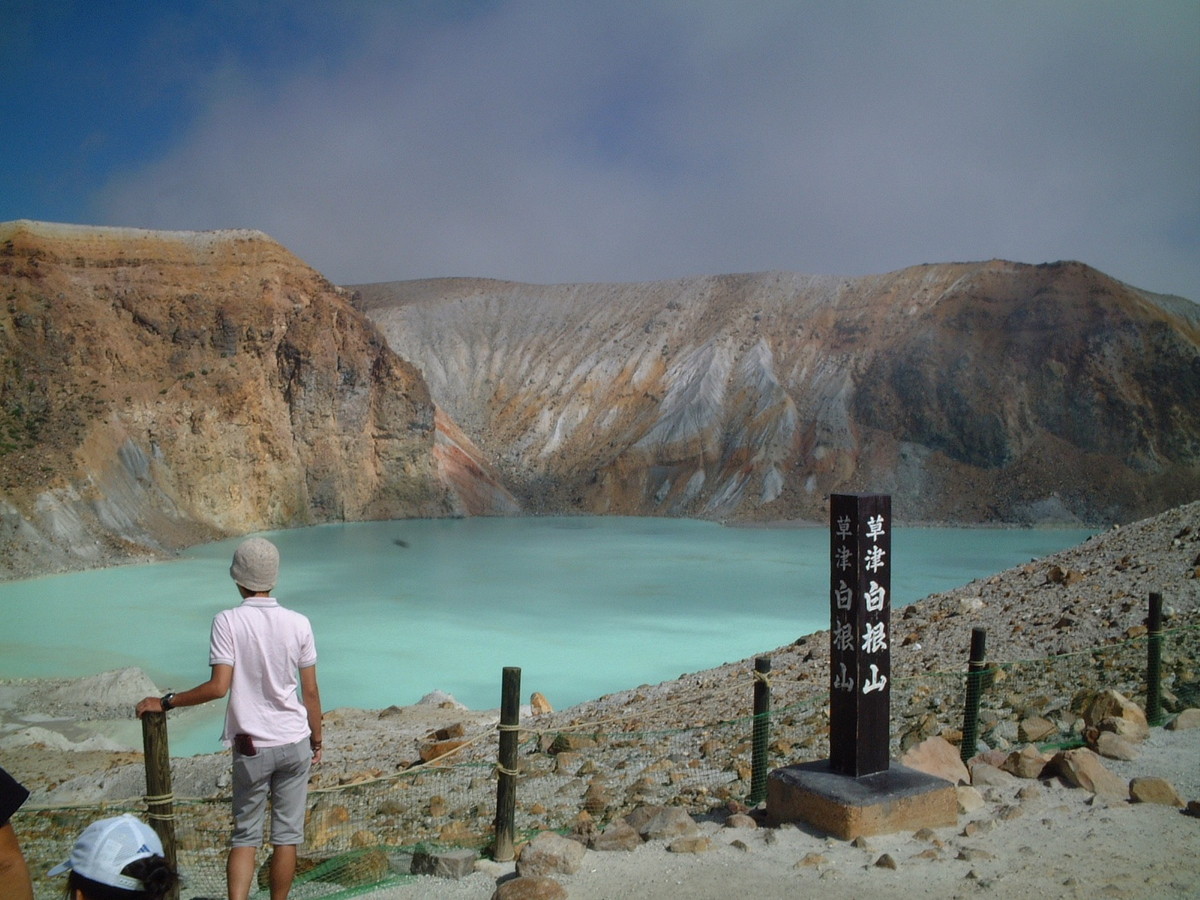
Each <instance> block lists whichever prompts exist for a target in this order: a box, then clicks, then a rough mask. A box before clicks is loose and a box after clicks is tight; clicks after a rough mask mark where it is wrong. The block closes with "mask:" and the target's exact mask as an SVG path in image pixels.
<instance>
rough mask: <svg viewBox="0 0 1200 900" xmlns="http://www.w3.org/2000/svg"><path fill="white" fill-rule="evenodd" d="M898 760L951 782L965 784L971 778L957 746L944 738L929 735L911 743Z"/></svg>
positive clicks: (912, 767) (919, 770) (911, 767)
mask: <svg viewBox="0 0 1200 900" xmlns="http://www.w3.org/2000/svg"><path fill="white" fill-rule="evenodd" d="M900 762H901V764H902V765H905V766H908V767H909V768H910V769H916V770H917V771H918V772H924V773H925V774H926V775H933V776H934V777H935V778H944V779H945V780H946V781H949V782H950V783H951V784H967V783H969V782H970V780H971V773H970V772H969V771H968V770H967V767H966V766H965V765H964V764H963V761H962V755H961V754H960V753H959V750H958V748H957V747H955V746H954V745H953V744H951V743H950V742H949V741H947V740H946V739H945V738H941V737H931V738H927V739H925V740H923V741H921V743H919V744H915V745H913V746H912V747H910V748H909V749H908V752H907V753H905V754H904V755H903V756H902V757H900Z"/></svg>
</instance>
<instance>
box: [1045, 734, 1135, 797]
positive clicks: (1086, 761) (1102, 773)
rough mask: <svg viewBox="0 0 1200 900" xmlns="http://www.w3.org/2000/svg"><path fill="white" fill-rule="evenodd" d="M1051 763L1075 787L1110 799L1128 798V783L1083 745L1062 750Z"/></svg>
mask: <svg viewBox="0 0 1200 900" xmlns="http://www.w3.org/2000/svg"><path fill="white" fill-rule="evenodd" d="M1053 765H1054V767H1055V769H1056V771H1057V772H1058V773H1059V774H1060V775H1062V777H1063V778H1065V779H1066V780H1067V782H1068V783H1069V784H1072V785H1074V786H1075V787H1081V788H1083V789H1084V790H1085V791H1091V792H1092V793H1093V794H1096V795H1097V796H1101V797H1106V798H1108V799H1112V800H1127V799H1128V798H1129V783H1128V782H1127V781H1125V779H1123V778H1121V776H1119V775H1117V774H1116V773H1115V772H1113V771H1111V770H1110V769H1107V768H1105V766H1104V763H1102V762H1101V761H1100V757H1099V756H1097V755H1096V754H1095V753H1094V752H1092V751H1091V750H1088V749H1087V748H1085V747H1080V748H1078V749H1075V750H1064V751H1063V752H1062V753H1059V754H1058V755H1057V756H1056V757H1055V758H1054V762H1053Z"/></svg>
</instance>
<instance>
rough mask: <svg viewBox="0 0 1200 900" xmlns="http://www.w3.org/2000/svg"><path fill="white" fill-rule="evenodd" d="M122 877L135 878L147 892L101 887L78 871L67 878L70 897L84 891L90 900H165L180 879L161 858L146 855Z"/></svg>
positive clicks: (106, 885) (134, 863)
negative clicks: (76, 892)
mask: <svg viewBox="0 0 1200 900" xmlns="http://www.w3.org/2000/svg"><path fill="white" fill-rule="evenodd" d="M121 874H122V875H128V876H129V877H130V878H136V879H137V880H138V881H140V882H141V883H142V884H143V885H145V888H144V890H140V891H127V890H125V888H119V887H113V886H112V885H109V884H101V883H100V882H98V881H94V880H92V879H91V878H88V877H87V876H85V875H80V874H79V873H78V872H71V874H70V875H68V876H67V894H66V895H67V897H68V898H70V897H74V896H75V891H77V890H79V891H83V896H84V897H86V898H87V900H162V898H163V897H165V896H167V893H168V892H169V891H170V890H171V888H173V887H174V886H175V882H177V881H178V880H179V876H178V875H177V874H176V873H175V870H174V869H172V868H171V867H170V866H169V865H167V861H166V860H165V859H163V858H162V857H161V856H146V857H143V858H142V859H135V860H134V861H133V862H131V863H130V864H129V865H127V866H126V867H125V868H123V869H122V870H121Z"/></svg>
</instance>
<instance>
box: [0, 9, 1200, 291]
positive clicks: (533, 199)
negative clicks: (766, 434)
mask: <svg viewBox="0 0 1200 900" xmlns="http://www.w3.org/2000/svg"><path fill="white" fill-rule="evenodd" d="M0 78H2V79H3V84H4V90H3V91H0V135H2V137H0V221H8V220H12V219H36V220H44V221H53V222H74V223H81V224H89V225H118V226H130V227H138V228H154V229H169V230H210V229H221V228H253V229H259V230H261V231H264V232H266V233H267V234H269V235H270V236H271V237H273V238H275V239H276V240H278V241H280V242H281V243H282V244H284V245H285V246H286V247H288V248H289V249H290V250H292V251H293V252H294V253H296V254H297V255H298V256H300V257H301V258H302V259H304V260H305V261H306V262H308V263H309V264H310V265H312V266H314V267H316V268H317V269H318V270H320V271H321V272H322V273H323V274H324V275H325V276H326V277H328V278H329V279H330V280H331V281H334V282H335V283H338V284H356V283H365V282H374V281H392V280H402V279H413V278H431V277H441V276H472V277H490V278H502V279H509V280H515V281H528V282H535V283H561V282H591V281H601V282H621V281H645V280H656V279H672V278H679V277H684V276H694V275H706V274H720V273H737V272H758V271H768V270H784V271H793V272H800V273H805V274H813V275H818V274H821V275H824V274H828V275H844V276H854V275H867V274H876V273H883V272H889V271H894V270H896V269H901V268H904V267H906V266H910V265H916V264H920V263H933V262H949V261H967V260H983V259H992V258H1002V259H1010V260H1015V261H1019V262H1027V263H1040V262H1048V261H1054V260H1060V259H1074V260H1080V261H1082V262H1085V263H1087V264H1089V265H1091V266H1094V267H1096V268H1097V269H1100V270H1101V271H1103V272H1106V273H1107V274H1109V275H1111V276H1113V277H1115V278H1118V279H1120V280H1122V281H1125V282H1127V283H1129V284H1132V285H1135V286H1137V287H1140V288H1144V289H1146V290H1151V291H1156V292H1160V293H1173V294H1179V295H1182V296H1185V297H1189V298H1190V299H1192V300H1196V301H1200V2H1198V0H1138V2H1134V0H1128V2H1107V0H1030V2H1024V0H992V2H963V0H908V2H902V3H900V2H891V0H872V2H867V0H837V2H829V0H821V2H809V0H788V2H776V0H720V2H719V0H475V2H465V0H395V2H388V0H336V2H335V0H291V2H285V0H212V2H207V3H204V2H196V0H190V2H189V0H174V2H172V0H153V2H145V0H136V2H128V0H105V2H102V3H97V2H96V0H81V2H73V0H38V2H28V0H0Z"/></svg>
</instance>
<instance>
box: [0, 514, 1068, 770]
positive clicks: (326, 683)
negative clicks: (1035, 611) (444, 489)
mask: <svg viewBox="0 0 1200 900" xmlns="http://www.w3.org/2000/svg"><path fill="white" fill-rule="evenodd" d="M1091 534H1092V532H1090V531H1084V530H1079V529H991V528H988V529H954V528H904V527H898V528H896V529H895V531H894V534H893V536H892V563H893V567H892V604H893V607H896V608H898V607H901V606H904V605H905V604H907V603H911V602H912V601H914V600H917V599H920V598H921V597H924V596H926V595H928V594H930V593H934V592H937V591H942V590H948V589H950V588H954V587H958V586H960V585H963V584H966V583H968V582H969V581H971V580H972V579H975V578H980V577H985V576H987V575H991V574H994V573H996V572H999V571H1002V570H1004V569H1006V568H1010V567H1011V566H1014V565H1018V564H1021V563H1024V562H1028V561H1029V560H1030V559H1033V558H1037V557H1041V556H1045V555H1046V554H1048V553H1052V552H1055V551H1057V550H1061V549H1063V548H1065V547H1069V546H1074V545H1076V544H1078V543H1080V542H1081V541H1083V540H1084V539H1086V538H1087V537H1089V536H1090V535H1091ZM265 536H266V537H269V538H270V539H271V540H273V541H275V542H276V543H277V544H278V545H279V548H280V553H281V556H282V560H283V562H282V570H281V576H280V582H279V586H278V589H277V591H276V594H277V596H278V597H279V599H280V601H281V602H282V603H283V604H284V605H286V606H290V607H293V608H295V609H297V610H299V611H300V612H303V613H304V614H305V615H307V616H308V617H309V618H310V619H311V620H312V623H313V628H314V631H315V632H316V638H317V652H318V655H319V660H318V664H317V672H318V677H319V680H320V684H321V695H322V700H323V702H324V705H325V707H326V709H333V708H336V707H339V706H354V707H362V708H368V709H375V708H382V707H386V706H389V705H391V704H400V705H404V704H410V703H414V702H416V701H417V700H419V699H420V698H421V697H422V696H423V695H425V694H426V693H429V692H430V691H433V690H442V691H446V692H448V693H450V694H453V695H454V696H455V697H456V698H457V699H458V700H459V701H461V702H462V703H465V704H466V705H467V706H469V707H471V708H474V709H489V708H494V707H497V706H499V703H500V677H501V671H502V669H503V668H504V667H505V666H519V667H521V669H522V677H521V690H522V694H523V696H524V698H525V699H526V700H528V697H529V694H530V693H531V692H533V691H541V692H542V693H543V694H545V695H546V697H547V698H548V699H549V700H550V702H551V703H552V704H553V705H554V707H555V708H556V709H561V708H564V707H567V706H570V705H573V704H575V703H579V702H582V701H584V700H589V699H593V698H595V697H599V696H601V695H603V694H607V693H611V692H613V691H618V690H623V689H626V688H631V687H636V686H637V685H639V684H643V683H655V682H658V681H663V680H666V679H671V678H676V677H678V676H679V675H680V674H682V673H685V672H692V671H697V670H700V669H706V668H710V667H712V666H717V665H720V664H722V663H725V662H729V661H732V660H738V659H743V658H745V657H748V656H752V655H754V654H756V653H763V652H767V651H770V650H774V649H775V648H777V647H780V646H782V645H784V644H787V643H790V642H791V641H793V640H795V639H796V638H797V637H799V636H801V635H805V634H809V633H811V632H813V631H819V630H821V629H824V628H827V627H828V626H829V606H828V589H829V585H828V579H829V534H828V531H827V530H826V529H824V528H726V527H722V526H720V525H717V524H714V523H711V522H698V521H690V520H680V519H640V518H514V519H443V520H402V521H393V522H373V523H363V524H353V525H325V526H319V527H315V528H307V529H298V530H292V531H281V532H270V533H266V534H265ZM239 542H240V539H234V540H229V541H223V542H220V543H215V544H209V545H205V546H201V547H196V548H193V549H191V550H189V551H187V552H186V553H184V554H183V555H182V556H181V557H180V558H178V559H175V560H172V561H170V562H162V563H155V564H152V565H140V566H122V567H117V568H110V569H103V570H98V571H93V572H82V573H75V574H70V575H58V576H53V577H46V578H38V579H32V580H28V581H19V582H9V583H5V584H0V598H2V601H3V609H4V618H5V623H6V624H5V629H4V635H3V638H2V639H0V678H24V677H44V678H66V677H77V676H82V675H91V674H94V673H97V672H102V671H106V670H109V669H116V668H122V667H125V666H140V667H141V668H142V669H144V670H145V671H146V673H147V674H148V675H149V676H150V677H151V678H152V679H153V680H154V682H155V683H156V684H157V685H158V686H159V687H160V688H162V689H164V690H166V689H168V688H170V689H175V690H183V689H186V688H189V687H192V686H193V685H195V684H197V683H199V682H201V681H204V680H206V679H207V677H208V630H209V625H210V623H211V621H212V617H213V615H214V614H216V613H217V612H218V611H220V610H221V609H224V608H227V607H230V606H235V605H236V604H237V603H238V602H239V598H238V595H237V592H236V589H235V588H234V585H233V582H232V581H231V580H230V578H229V574H228V570H229V560H230V557H231V556H232V554H233V550H234V548H235V547H236V546H237V544H238V543H239ZM965 652H966V648H964V653H965ZM211 707H212V708H211V710H210V711H206V715H205V716H202V717H200V718H199V720H198V721H197V722H196V723H194V724H193V725H192V726H191V727H189V728H187V729H185V730H184V732H183V733H180V734H177V733H176V731H175V730H173V731H172V737H171V741H172V753H174V754H176V755H186V754H189V753H200V752H209V751H213V750H217V749H219V745H218V742H217V736H218V732H219V724H218V723H219V719H220V715H221V710H222V709H223V703H216V704H212V705H211Z"/></svg>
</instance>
